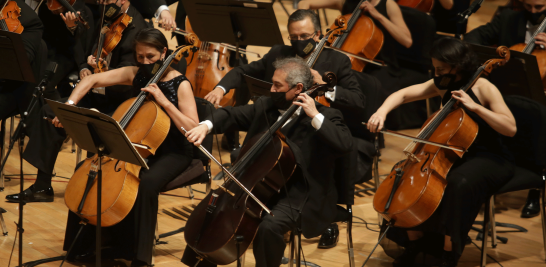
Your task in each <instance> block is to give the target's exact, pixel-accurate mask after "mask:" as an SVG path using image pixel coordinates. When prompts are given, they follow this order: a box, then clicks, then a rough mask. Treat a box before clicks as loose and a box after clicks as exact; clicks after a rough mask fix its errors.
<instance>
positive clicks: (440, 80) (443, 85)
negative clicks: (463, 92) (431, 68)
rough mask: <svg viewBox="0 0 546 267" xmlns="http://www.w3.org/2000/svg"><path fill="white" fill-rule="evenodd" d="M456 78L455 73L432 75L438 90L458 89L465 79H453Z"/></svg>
mask: <svg viewBox="0 0 546 267" xmlns="http://www.w3.org/2000/svg"><path fill="white" fill-rule="evenodd" d="M456 78H457V75H455V74H451V73H447V74H443V75H440V76H438V77H434V85H436V87H437V88H438V89H440V90H449V91H452V90H459V89H460V88H461V87H463V86H464V85H465V83H466V80H465V79H460V80H458V81H455V79H456Z"/></svg>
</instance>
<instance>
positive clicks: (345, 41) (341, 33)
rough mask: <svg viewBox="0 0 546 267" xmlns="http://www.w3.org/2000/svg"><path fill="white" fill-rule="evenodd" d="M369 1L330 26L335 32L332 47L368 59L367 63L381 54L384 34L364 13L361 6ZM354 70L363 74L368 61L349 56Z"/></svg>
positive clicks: (330, 42) (330, 40) (331, 39)
mask: <svg viewBox="0 0 546 267" xmlns="http://www.w3.org/2000/svg"><path fill="white" fill-rule="evenodd" d="M364 1H367V0H361V1H360V3H358V5H357V7H356V8H355V10H354V11H353V13H352V14H346V15H342V16H339V17H337V18H336V20H335V22H334V23H333V24H332V26H330V30H332V31H334V32H333V34H331V35H330V38H329V39H328V43H329V44H330V46H331V47H333V48H337V49H339V50H342V51H345V52H349V53H351V54H355V55H357V56H360V57H361V58H366V59H368V61H367V63H370V62H373V61H372V60H373V59H374V58H375V57H376V56H377V54H379V51H381V47H383V39H384V37H383V32H382V31H381V30H380V29H379V28H378V27H377V26H376V25H375V23H374V22H373V20H372V19H371V18H370V17H369V16H366V15H364V14H363V13H362V10H361V9H360V6H361V5H362V3H363V2H364ZM349 58H350V59H351V65H352V69H353V70H356V71H358V72H362V70H364V67H365V66H366V61H363V60H362V59H357V58H355V57H351V56H349Z"/></svg>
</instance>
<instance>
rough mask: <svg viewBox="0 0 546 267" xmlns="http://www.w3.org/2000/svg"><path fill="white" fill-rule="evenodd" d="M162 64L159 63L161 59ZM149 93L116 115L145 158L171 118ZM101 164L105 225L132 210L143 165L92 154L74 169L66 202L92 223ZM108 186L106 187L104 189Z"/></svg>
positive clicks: (179, 52) (175, 55)
mask: <svg viewBox="0 0 546 267" xmlns="http://www.w3.org/2000/svg"><path fill="white" fill-rule="evenodd" d="M188 49H190V47H189V46H186V47H180V48H178V49H177V50H176V51H175V52H173V53H172V54H171V55H170V56H169V57H167V59H166V60H165V62H164V63H163V65H161V66H158V70H157V71H156V73H155V74H154V76H153V78H152V79H150V81H149V82H148V83H147V84H146V86H148V85H150V84H152V83H157V82H158V81H159V80H160V79H161V77H162V75H163V73H164V72H165V70H167V68H168V67H169V66H170V64H171V62H173V61H175V62H178V61H180V60H181V59H182V56H184V55H185V54H187V50H188ZM158 65H159V63H158ZM147 98H148V93H147V92H141V93H140V94H139V95H138V96H137V97H134V98H131V99H129V100H127V101H125V102H123V103H122V104H121V105H120V106H119V107H118V108H117V109H116V111H115V112H114V114H113V115H112V118H114V119H115V120H116V121H118V122H119V124H120V126H121V128H123V129H124V131H125V133H126V134H127V137H129V140H131V142H132V143H134V144H138V145H135V148H136V150H137V151H138V152H139V153H140V155H141V156H142V157H143V158H147V157H148V156H150V155H153V154H155V152H156V150H157V148H158V147H159V146H160V145H161V143H163V141H164V140H165V138H166V137H167V133H168V132H169V128H170V125H171V121H170V118H169V116H168V115H167V114H166V113H165V111H163V109H162V108H161V106H159V105H158V104H157V103H155V102H154V101H152V100H149V99H147ZM99 164H101V171H102V175H103V177H106V179H104V180H103V182H102V197H101V200H102V205H101V226H104V227H106V226H112V225H115V224H117V223H118V222H120V221H121V220H122V219H123V218H125V216H127V214H128V213H129V211H131V209H132V207H133V205H134V203H135V200H136V197H137V193H138V185H139V183H140V180H139V178H138V177H139V172H140V168H141V167H140V166H136V165H133V164H131V163H127V162H122V161H119V160H116V159H113V158H109V157H107V156H104V157H102V159H99V158H98V155H95V156H93V157H91V158H88V159H86V160H85V161H84V163H83V164H82V165H81V166H80V167H79V168H78V169H77V170H76V172H74V174H73V175H72V178H71V179H70V181H69V183H68V185H67V186H66V192H65V195H64V200H65V204H66V206H67V207H68V209H70V210H71V211H72V212H74V213H75V214H76V215H78V216H79V217H81V218H82V219H84V220H85V221H87V222H88V223H90V224H93V225H96V224H97V206H96V203H97V187H98V186H97V180H96V179H95V178H96V177H97V171H98V167H99ZM106 188H107V189H108V190H104V189H106Z"/></svg>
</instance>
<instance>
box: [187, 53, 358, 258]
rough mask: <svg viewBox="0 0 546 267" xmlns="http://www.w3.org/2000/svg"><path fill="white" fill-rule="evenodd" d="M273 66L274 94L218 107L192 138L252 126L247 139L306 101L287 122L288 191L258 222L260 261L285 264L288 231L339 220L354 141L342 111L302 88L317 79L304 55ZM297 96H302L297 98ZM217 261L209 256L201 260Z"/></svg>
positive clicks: (314, 231) (316, 229) (310, 233)
mask: <svg viewBox="0 0 546 267" xmlns="http://www.w3.org/2000/svg"><path fill="white" fill-rule="evenodd" d="M273 66H274V68H275V72H274V74H273V77H272V78H271V79H272V81H273V85H272V87H271V97H261V98H259V99H258V100H257V101H256V102H255V103H254V104H253V105H245V106H238V107H225V108H221V109H217V110H216V111H215V112H214V114H213V116H211V117H209V119H208V120H206V121H203V122H201V123H200V125H199V126H198V127H195V128H194V129H192V130H190V131H189V132H188V133H187V134H186V137H187V138H188V140H189V141H190V142H192V143H194V144H195V145H199V144H200V143H201V142H202V141H203V139H204V138H205V136H206V135H207V133H209V132H213V133H223V132H225V131H228V130H232V129H236V130H238V131H246V132H247V135H246V138H245V141H244V143H243V144H245V143H246V142H247V141H248V140H249V139H250V138H251V137H253V136H255V135H257V134H260V133H262V132H264V131H267V130H268V129H269V127H270V126H271V125H273V123H275V122H276V121H277V119H278V118H279V117H280V116H281V114H283V113H284V112H285V111H286V110H287V109H288V107H290V105H292V103H294V105H298V106H300V107H301V108H299V109H298V111H296V113H295V114H294V115H293V116H292V118H291V119H289V120H288V121H287V123H285V124H284V125H283V127H282V128H281V132H282V134H284V135H285V136H286V138H287V141H288V144H289V145H290V147H291V148H292V151H294V154H295V158H296V162H297V165H298V167H296V170H295V171H294V174H293V175H292V177H291V178H290V180H289V181H288V183H287V184H286V191H285V190H281V193H280V195H279V196H278V198H277V199H276V200H275V201H272V202H274V203H268V205H270V206H271V211H272V212H273V214H274V215H275V216H271V215H269V214H266V215H264V216H263V220H262V222H261V223H260V226H259V227H258V232H257V234H256V237H255V238H254V241H253V251H254V257H255V259H256V266H260V267H263V266H280V264H281V259H282V256H283V252H284V248H285V246H286V244H285V242H284V239H283V234H284V233H286V232H288V231H290V230H294V229H296V228H299V227H301V230H302V232H303V235H304V236H305V237H307V238H311V237H315V236H318V235H320V234H321V233H322V232H323V231H324V229H325V228H326V227H328V225H329V224H330V222H332V221H333V218H334V216H335V214H336V201H337V192H336V190H335V180H334V171H333V167H334V166H333V165H334V161H335V159H336V158H337V157H339V156H341V155H343V154H344V153H347V152H349V151H350V149H351V147H352V145H353V142H352V138H351V133H350V131H349V129H348V128H347V126H346V125H345V124H344V122H343V117H342V114H341V112H340V111H338V110H337V109H333V108H328V107H325V106H322V105H320V104H316V103H315V100H314V99H312V98H310V97H309V96H308V95H306V94H303V93H302V92H303V91H305V90H306V89H308V88H310V87H311V86H312V85H313V82H314V80H315V77H314V75H313V74H312V72H311V70H310V69H309V67H308V66H307V65H306V63H305V62H304V61H303V60H302V59H299V58H294V57H290V58H285V59H277V60H275V61H274V63H273ZM295 100H301V101H302V102H301V103H298V102H292V101H295ZM336 179H338V178H336ZM264 214H265V212H264ZM195 260H196V258H195V253H194V252H193V250H192V249H191V248H189V247H188V248H186V250H185V251H184V256H183V258H182V262H183V263H185V264H187V265H189V266H194V265H193V264H195ZM211 265H212V264H210V263H208V262H206V261H203V262H201V263H199V265H198V266H211Z"/></svg>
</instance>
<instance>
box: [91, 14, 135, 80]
mask: <svg viewBox="0 0 546 267" xmlns="http://www.w3.org/2000/svg"><path fill="white" fill-rule="evenodd" d="M132 21H133V18H132V17H131V16H129V15H127V13H122V14H121V15H120V16H119V17H118V18H117V19H116V20H115V21H114V22H113V23H112V24H110V25H109V26H104V27H103V28H102V29H101V31H100V36H99V43H98V45H97V49H96V50H95V52H94V53H93V55H94V56H95V58H96V60H97V67H96V68H95V69H94V70H93V72H94V73H101V72H104V71H105V65H104V64H105V63H104V62H105V61H101V60H99V59H101V58H102V59H105V58H106V57H107V56H108V54H110V53H111V52H112V50H114V48H116V46H117V45H118V44H119V42H120V41H121V37H122V35H123V31H124V30H125V29H126V28H127V27H128V26H129V24H131V22H132Z"/></svg>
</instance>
